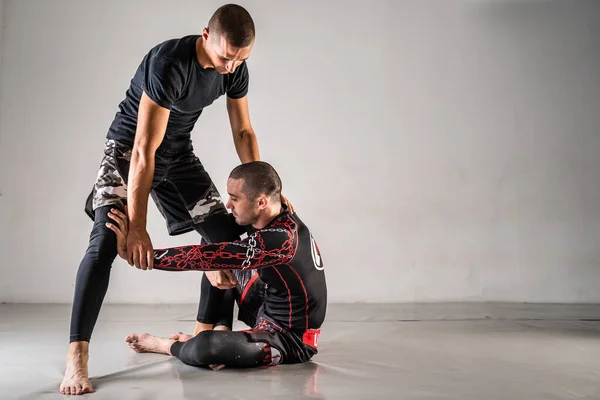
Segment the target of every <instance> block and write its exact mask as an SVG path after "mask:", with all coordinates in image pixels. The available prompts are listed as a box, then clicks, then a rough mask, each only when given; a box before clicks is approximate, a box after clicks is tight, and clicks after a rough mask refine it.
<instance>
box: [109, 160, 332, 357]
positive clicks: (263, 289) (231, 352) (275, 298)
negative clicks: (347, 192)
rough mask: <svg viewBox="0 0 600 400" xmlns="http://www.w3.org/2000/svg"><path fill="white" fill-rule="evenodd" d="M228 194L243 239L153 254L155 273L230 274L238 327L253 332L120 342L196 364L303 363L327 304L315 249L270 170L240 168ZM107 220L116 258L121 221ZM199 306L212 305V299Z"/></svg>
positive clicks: (122, 243)
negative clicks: (243, 229)
mask: <svg viewBox="0 0 600 400" xmlns="http://www.w3.org/2000/svg"><path fill="white" fill-rule="evenodd" d="M227 191H228V193H229V196H230V197H229V201H228V202H227V208H229V209H231V211H232V213H233V216H234V217H235V220H236V222H237V223H238V224H239V225H242V226H248V237H247V238H245V239H244V240H238V241H234V242H221V243H212V244H200V245H189V246H182V247H175V248H170V249H157V250H155V251H154V269H158V270H164V271H218V270H233V273H234V275H235V278H236V281H237V287H236V289H231V290H232V291H231V292H230V293H233V294H234V297H235V300H236V301H237V303H238V306H239V310H240V311H239V319H240V321H242V322H244V323H246V324H247V325H248V326H251V327H252V328H251V329H249V330H245V331H238V332H229V331H226V330H204V331H202V332H200V333H198V334H197V335H196V336H193V337H192V336H190V335H183V334H177V335H174V336H172V337H171V338H161V337H156V336H151V335H148V334H131V335H129V336H127V338H126V341H127V342H128V343H129V346H130V347H131V348H132V349H134V350H135V351H138V352H154V353H163V354H169V355H173V356H175V357H177V358H179V359H180V360H181V361H183V362H184V363H185V364H188V365H194V366H211V365H224V366H232V367H254V366H260V365H277V364H279V363H289V364H291V363H301V362H306V361H309V360H310V359H311V358H312V357H313V356H314V355H315V354H317V342H318V337H319V333H320V327H321V324H322V323H323V321H324V319H325V311H326V306H327V286H326V282H325V273H324V270H323V262H322V260H321V256H320V252H319V248H318V246H317V244H316V242H315V240H314V239H313V237H312V234H311V233H310V231H309V230H308V228H307V227H306V225H304V223H303V222H302V221H301V220H300V218H299V217H298V216H297V215H296V214H292V213H290V212H289V210H288V209H287V207H286V206H285V205H284V204H282V203H281V200H280V199H281V198H280V196H281V181H280V179H279V176H278V174H277V172H276V171H275V170H274V169H273V167H271V165H269V164H267V163H265V162H262V161H253V162H249V163H246V164H242V165H239V166H238V167H236V168H235V169H234V170H233V171H232V172H231V174H230V175H229V179H228V181H227ZM109 216H110V218H112V219H113V220H114V221H115V222H116V224H107V225H108V226H109V228H110V229H112V230H113V231H114V232H115V233H116V234H117V243H118V249H119V255H121V257H123V258H125V257H127V249H126V243H127V241H126V235H127V218H126V216H125V214H122V213H120V212H119V211H118V210H114V211H113V212H112V213H110V214H109ZM201 296H210V292H205V291H202V293H201ZM224 297H226V296H224ZM203 301H205V302H207V303H206V304H211V307H213V303H212V302H211V301H210V299H209V300H208V301H207V299H204V300H203ZM225 301H226V299H225ZM214 307H219V308H220V309H222V307H223V304H222V302H221V301H217V302H214ZM225 308H226V307H225ZM232 309H233V308H231V310H232ZM225 319H227V318H225Z"/></svg>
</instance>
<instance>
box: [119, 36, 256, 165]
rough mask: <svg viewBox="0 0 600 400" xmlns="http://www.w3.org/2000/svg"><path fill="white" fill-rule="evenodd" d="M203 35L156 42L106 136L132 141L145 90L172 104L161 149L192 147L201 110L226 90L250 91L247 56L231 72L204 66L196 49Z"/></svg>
mask: <svg viewBox="0 0 600 400" xmlns="http://www.w3.org/2000/svg"><path fill="white" fill-rule="evenodd" d="M199 37H200V36H199V35H191V36H185V37H183V38H180V39H171V40H167V41H165V42H163V43H161V44H159V45H158V46H156V47H154V48H153V49H152V50H150V52H148V54H146V56H145V57H144V59H143V60H142V62H141V64H140V66H139V67H138V69H137V71H136V73H135V75H134V77H133V79H132V80H131V84H130V86H129V89H128V90H127V92H126V94H125V99H124V100H123V101H122V102H121V104H119V111H118V112H117V114H116V115H115V119H114V120H113V123H112V125H111V126H110V129H109V131H108V135H107V138H108V139H114V140H118V141H121V142H124V143H127V144H130V145H133V143H134V138H135V131H136V127H137V115H138V107H139V104H140V99H141V97H142V92H146V94H147V95H148V97H150V98H151V99H152V100H153V101H154V102H156V103H157V104H158V105H160V106H161V107H164V108H167V109H169V110H171V113H170V116H169V122H168V125H167V130H166V133H165V138H164V140H163V142H162V144H161V145H160V149H162V150H165V151H169V152H173V153H177V152H181V151H185V150H189V149H190V148H191V137H190V136H191V135H190V133H191V131H192V129H193V128H194V125H195V123H196V121H197V120H198V117H200V114H202V110H203V109H204V108H205V107H207V106H209V105H211V104H212V103H213V102H214V101H215V100H216V99H218V98H219V97H221V96H222V95H224V94H227V96H229V97H231V98H233V99H239V98H242V97H244V96H245V95H246V94H247V93H248V68H247V65H246V62H243V63H242V64H241V65H240V66H239V67H237V68H236V70H235V72H234V73H232V74H219V73H218V72H217V71H216V70H215V69H214V68H207V69H205V68H202V66H201V65H200V63H199V62H198V57H197V54H196V40H197V39H198V38H199Z"/></svg>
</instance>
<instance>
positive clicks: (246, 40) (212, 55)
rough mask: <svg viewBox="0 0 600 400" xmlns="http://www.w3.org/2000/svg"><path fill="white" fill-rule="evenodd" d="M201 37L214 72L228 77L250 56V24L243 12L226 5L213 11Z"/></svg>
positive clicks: (252, 29)
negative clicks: (228, 74)
mask: <svg viewBox="0 0 600 400" xmlns="http://www.w3.org/2000/svg"><path fill="white" fill-rule="evenodd" d="M202 36H203V38H204V43H205V51H206V54H207V56H208V57H209V59H210V61H211V63H212V65H213V66H214V67H215V69H216V70H217V72H219V73H220V74H227V73H232V72H234V71H235V69H236V68H237V67H238V66H239V65H240V64H241V63H242V62H243V61H244V60H245V59H247V58H248V57H249V56H250V52H251V51H252V45H253V44H254V37H255V30H254V21H253V20H252V17H251V16H250V14H249V13H248V11H246V9H245V8H243V7H241V6H238V5H237V4H226V5H224V6H221V7H219V8H218V9H217V11H215V13H214V14H213V16H212V17H211V18H210V20H209V21H208V27H206V28H204V30H203V31H202Z"/></svg>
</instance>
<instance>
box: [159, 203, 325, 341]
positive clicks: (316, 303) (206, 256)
mask: <svg viewBox="0 0 600 400" xmlns="http://www.w3.org/2000/svg"><path fill="white" fill-rule="evenodd" d="M284 208H285V207H284ZM154 268H155V269H159V270H165V271H188V270H200V271H209V270H223V269H257V273H258V275H259V277H260V279H261V280H262V281H263V282H264V283H265V284H266V285H267V290H266V293H265V303H264V309H263V310H262V311H261V312H263V313H264V314H265V315H266V316H267V317H269V318H270V319H271V320H273V321H275V322H276V323H277V324H279V325H280V326H281V327H283V328H286V329H292V330H299V331H304V330H307V329H319V328H320V327H321V324H322V323H323V321H324V319H325V312H326V308H327V284H326V281H325V272H324V269H323V268H324V267H323V260H322V259H321V253H320V251H319V247H318V246H317V243H316V241H315V240H314V238H313V236H312V234H311V232H310V231H309V229H308V228H307V226H306V225H305V224H304V223H303V222H302V221H301V220H300V218H299V217H298V215H297V214H296V213H294V214H292V213H290V212H289V211H288V210H287V209H285V210H284V211H283V212H282V213H281V214H279V215H278V216H277V217H275V218H274V219H273V221H271V222H270V223H269V224H268V225H267V226H266V227H264V228H263V229H259V230H255V231H254V230H251V231H250V232H249V235H248V237H247V238H246V239H244V240H239V241H235V242H223V243H214V244H201V245H190V246H180V247H174V248H170V249H156V250H155V251H154Z"/></svg>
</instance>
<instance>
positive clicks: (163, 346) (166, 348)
mask: <svg viewBox="0 0 600 400" xmlns="http://www.w3.org/2000/svg"><path fill="white" fill-rule="evenodd" d="M125 341H126V342H127V344H128V345H129V348H130V349H132V350H133V351H135V352H137V353H159V354H167V355H171V352H170V350H171V345H172V344H173V343H175V340H173V339H168V338H163V337H160V336H152V335H149V334H147V333H132V334H131V335H127V337H126V338H125Z"/></svg>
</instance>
